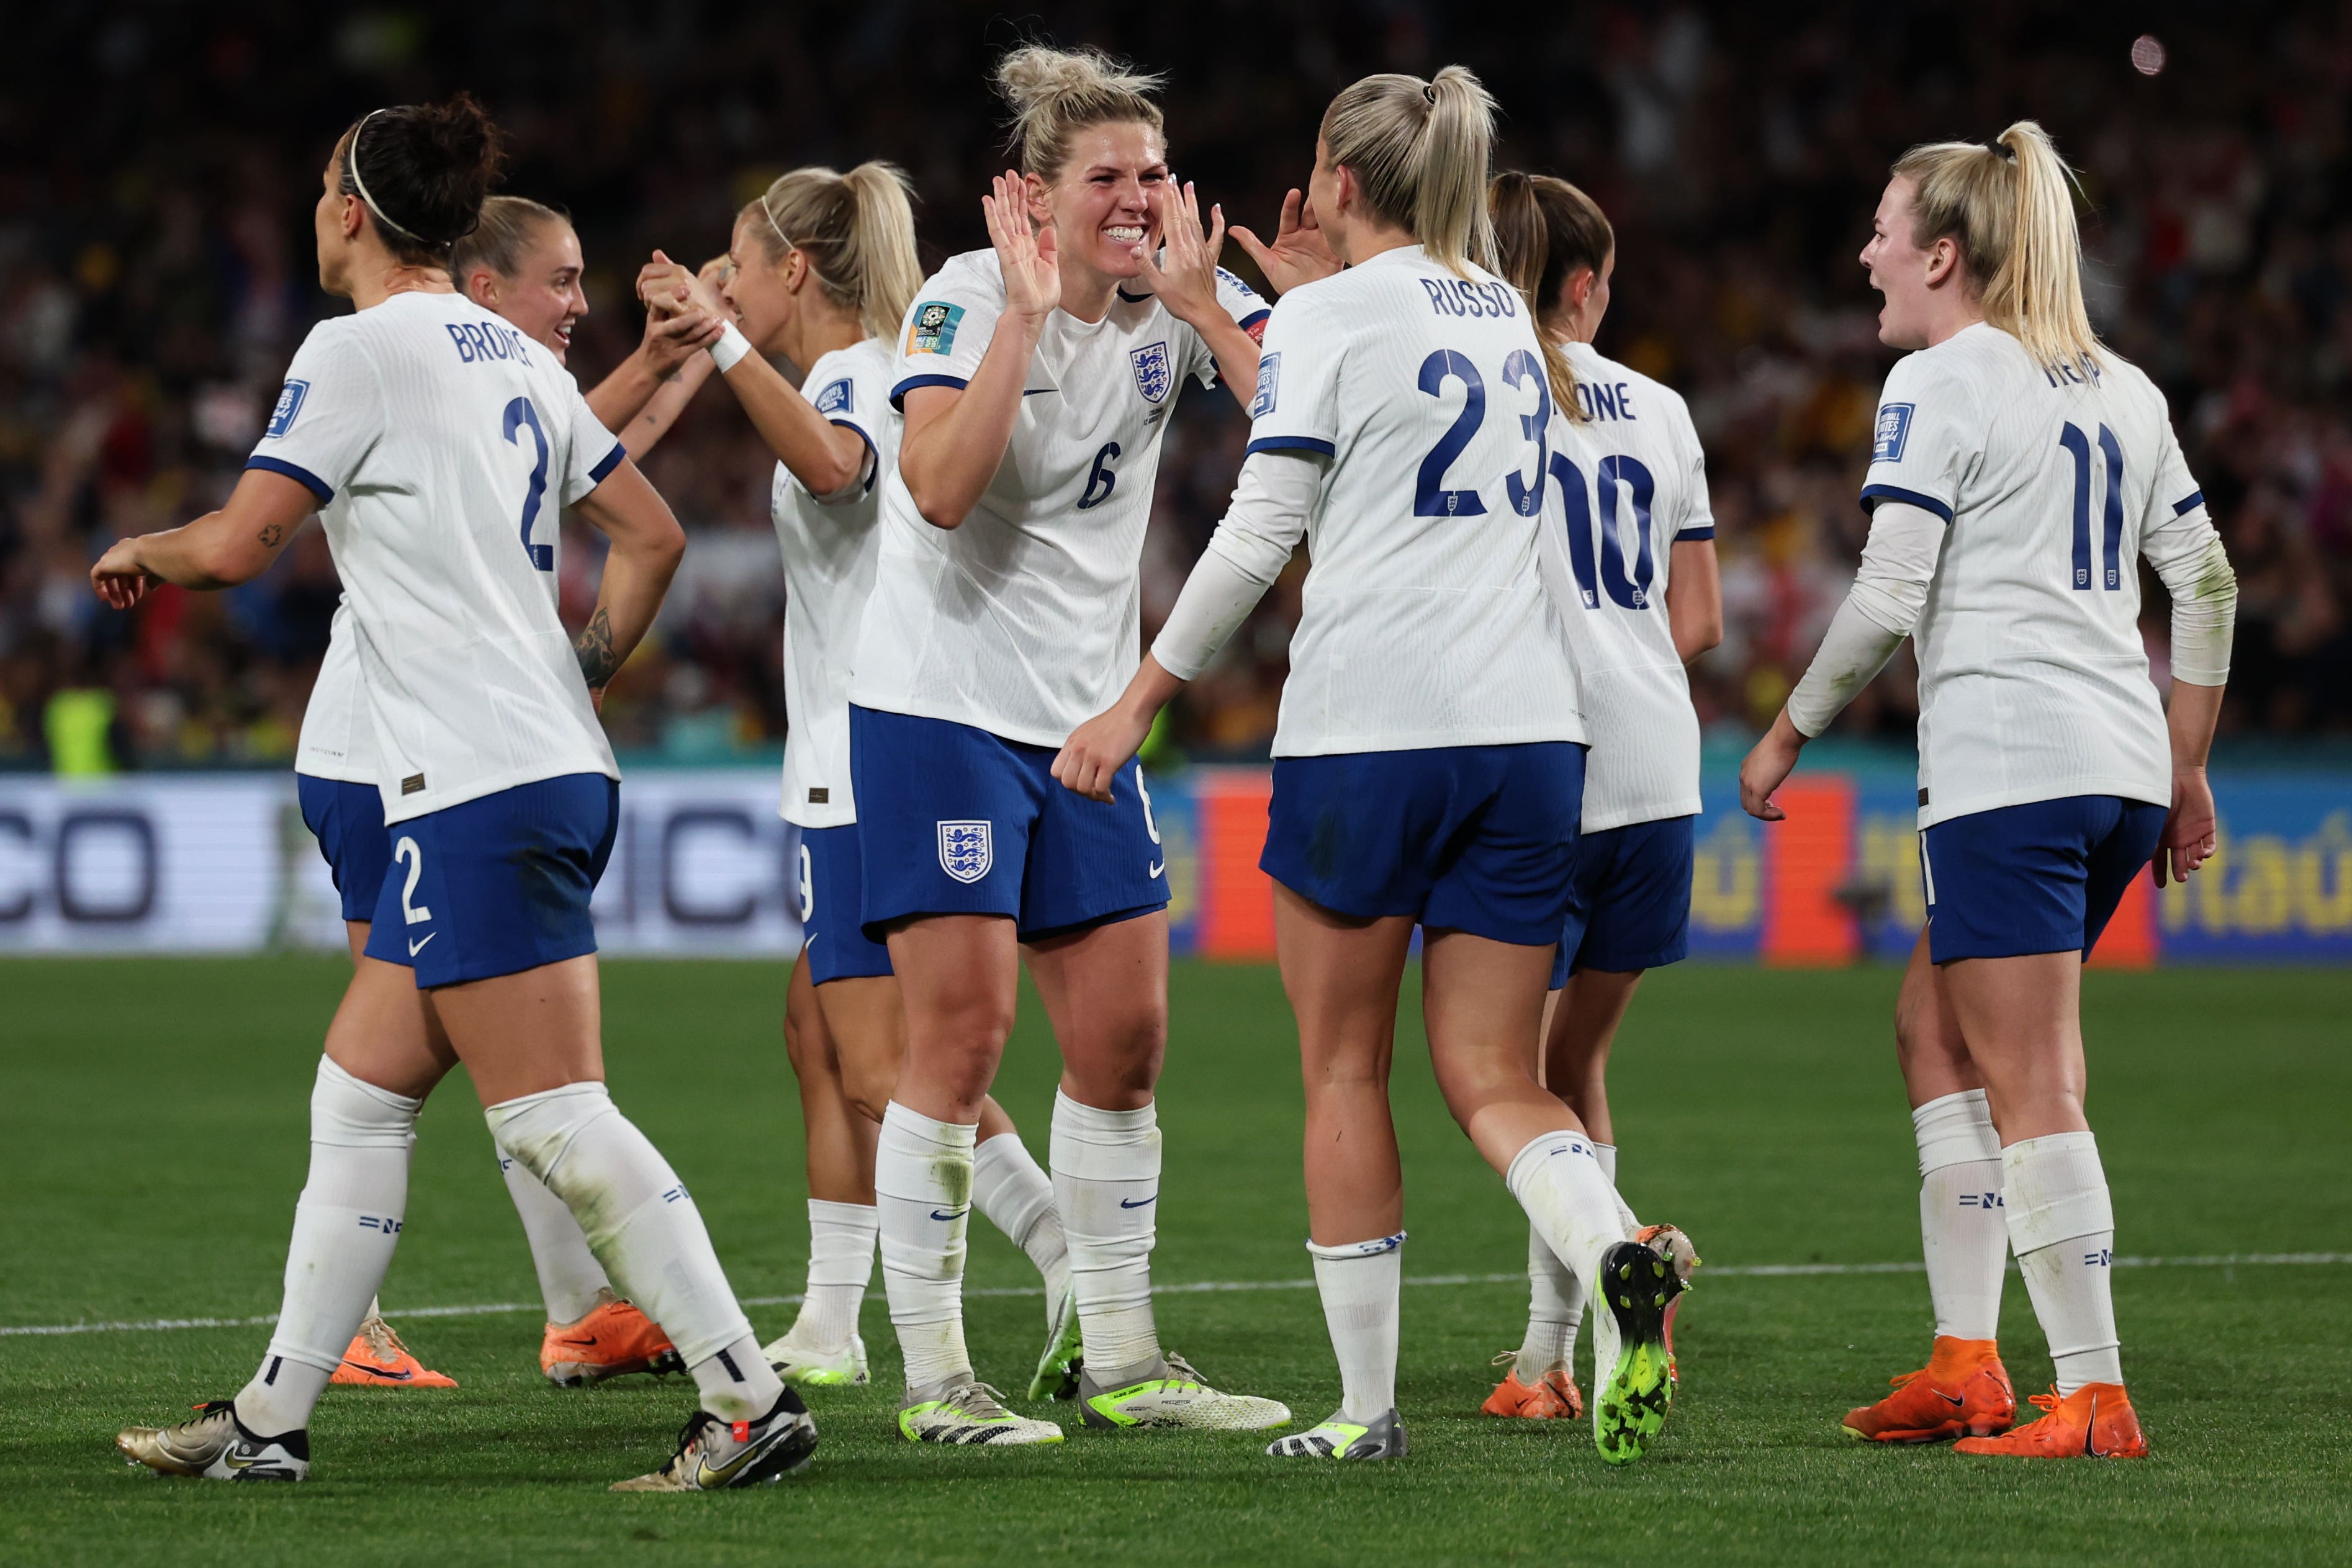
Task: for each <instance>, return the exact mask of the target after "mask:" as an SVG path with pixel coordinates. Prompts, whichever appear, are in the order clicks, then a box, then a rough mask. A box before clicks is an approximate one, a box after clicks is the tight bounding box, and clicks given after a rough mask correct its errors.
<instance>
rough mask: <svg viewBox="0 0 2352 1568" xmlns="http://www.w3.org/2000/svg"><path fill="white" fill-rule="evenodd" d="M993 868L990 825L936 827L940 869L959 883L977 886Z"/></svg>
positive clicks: (993, 845) (960, 823)
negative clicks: (938, 841)
mask: <svg viewBox="0 0 2352 1568" xmlns="http://www.w3.org/2000/svg"><path fill="white" fill-rule="evenodd" d="M994 864H996V847H995V842H994V835H993V833H992V827H991V825H990V824H988V823H985V822H942V823H940V870H942V871H945V872H946V873H947V874H948V875H949V876H950V877H953V878H954V879H956V880H957V881H959V882H977V881H979V880H980V879H982V877H985V876H987V875H988V868H990V867H991V866H993V865H994Z"/></svg>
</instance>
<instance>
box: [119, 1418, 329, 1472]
mask: <svg viewBox="0 0 2352 1568" xmlns="http://www.w3.org/2000/svg"><path fill="white" fill-rule="evenodd" d="M114 1446H115V1447H116V1448H117V1449H118V1450H119V1451H120V1452H121V1455H122V1458H123V1459H124V1460H125V1461H126V1462H127V1463H130V1464H133V1465H144V1466H146V1467H147V1468H149V1469H151V1470H157V1471H161V1472H162V1473H163V1474H164V1475H167V1476H202V1477H203V1478H205V1479H206V1480H214V1481H299V1480H302V1479H307V1478H308V1477H309V1476H310V1433H309V1432H307V1431H303V1432H281V1433H279V1434H278V1436H275V1437H264V1436H259V1435H258V1434H257V1433H253V1432H249V1431H247V1429H246V1426H245V1423H244V1422H242V1421H239V1420H238V1419H237V1418H236V1401H235V1400H233V1399H215V1400H213V1401H212V1402H211V1403H209V1404H205V1405H197V1406H196V1418H195V1419H194V1420H193V1421H181V1422H176V1423H174V1424H173V1425H172V1426H126V1427H124V1428H123V1429H122V1430H121V1433H119V1434H118V1435H117V1436H116V1437H115V1439H114Z"/></svg>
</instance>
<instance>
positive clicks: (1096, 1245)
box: [1053, 1090, 1160, 1387]
mask: <svg viewBox="0 0 2352 1568" xmlns="http://www.w3.org/2000/svg"><path fill="white" fill-rule="evenodd" d="M1053 1156H1054V1200H1055V1206H1056V1207H1058V1208H1059V1209H1060V1210H1061V1213H1062V1234H1063V1237H1064V1238H1065V1239H1066V1242H1067V1244H1068V1246H1069V1249H1070V1288H1071V1289H1072V1290H1073V1291H1075V1292H1076V1296H1077V1299H1078V1332H1079V1335H1080V1337H1081V1338H1083V1339H1084V1341H1085V1342H1086V1358H1087V1373H1088V1374H1089V1375H1090V1376H1092V1377H1093V1378H1094V1380H1095V1381H1096V1383H1097V1384H1100V1385H1102V1386H1105V1387H1110V1386H1114V1383H1113V1381H1112V1380H1117V1379H1119V1378H1120V1377H1121V1376H1122V1375H1123V1374H1125V1373H1131V1372H1135V1371H1136V1370H1137V1369H1139V1368H1143V1367H1147V1366H1149V1365H1150V1363H1153V1362H1156V1361H1157V1360H1158V1359H1159V1357H1160V1331H1159V1330H1158V1329H1157V1328H1156V1327H1154V1326H1153V1323H1152V1321H1151V1244H1152V1241H1153V1240H1154V1238H1155V1236H1156V1232H1157V1228H1158V1227H1157V1226H1156V1224H1155V1221H1156V1218H1157V1216H1158V1215H1159V1212H1160V1201H1159V1200H1160V1113H1159V1111H1158V1110H1156V1109H1155V1108H1154V1107H1152V1106H1149V1105H1147V1106H1145V1107H1143V1109H1141V1110H1097V1109H1096V1108H1095V1107H1093V1106H1091V1105H1081V1104H1079V1103H1078V1102H1077V1101H1076V1100H1072V1099H1071V1098H1070V1097H1069V1096H1067V1095H1066V1094H1063V1093H1061V1092H1060V1091H1059V1090H1056V1091H1055V1095H1054V1139H1053Z"/></svg>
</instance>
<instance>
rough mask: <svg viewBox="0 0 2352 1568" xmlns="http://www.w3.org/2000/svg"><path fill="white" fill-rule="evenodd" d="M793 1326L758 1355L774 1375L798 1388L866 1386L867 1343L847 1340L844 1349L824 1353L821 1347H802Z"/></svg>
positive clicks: (856, 1337) (797, 1331) (798, 1330)
mask: <svg viewBox="0 0 2352 1568" xmlns="http://www.w3.org/2000/svg"><path fill="white" fill-rule="evenodd" d="M800 1330H801V1326H800V1324H798V1323H794V1324H793V1326H792V1327H791V1328H790V1329H789V1330H787V1331H785V1332H784V1334H783V1335H782V1338H779V1339H775V1340H772V1341H770V1342H768V1344H767V1345H766V1347H765V1348H763V1349H762V1350H761V1352H760V1353H761V1355H763V1356H766V1357H767V1358H768V1364H769V1365H770V1366H771V1367H773V1368H774V1369H775V1373H776V1375H777V1376H778V1377H781V1378H782V1379H783V1380H784V1381H785V1382H786V1383H789V1384H793V1385H794V1386H795V1387H799V1388H851V1387H861V1386H863V1385H864V1384H865V1383H866V1342H865V1341H864V1340H862V1339H860V1338H859V1337H858V1336H857V1335H856V1334H852V1335H850V1336H849V1342H848V1343H847V1344H845V1345H835V1346H834V1347H832V1348H830V1349H827V1348H825V1347H824V1346H821V1345H810V1344H803V1343H802V1342H800V1341H798V1340H796V1339H794V1338H793V1335H794V1334H797V1333H799V1332H800Z"/></svg>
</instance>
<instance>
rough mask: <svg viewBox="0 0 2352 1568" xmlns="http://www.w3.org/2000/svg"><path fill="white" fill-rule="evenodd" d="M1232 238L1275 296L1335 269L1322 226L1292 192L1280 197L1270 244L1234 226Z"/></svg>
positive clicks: (1305, 201)
mask: <svg viewBox="0 0 2352 1568" xmlns="http://www.w3.org/2000/svg"><path fill="white" fill-rule="evenodd" d="M1234 238H1235V239H1237V240H1239V241H1241V244H1242V248H1243V249H1244V250H1246V251H1248V252H1249V255H1250V259H1251V260H1252V261H1255V262H1256V263H1257V266H1258V270H1259V271H1261V272H1263V273H1265V280H1266V283H1267V285H1268V286H1269V287H1270V288H1272V289H1274V291H1275V292H1276V293H1277V294H1287V293H1289V292H1290V291H1291V290H1292V289H1296V288H1297V287H1298V286H1299V285H1300V284H1301V283H1312V282H1314V281H1315V280H1316V279H1318V278H1328V277H1330V276H1331V274H1333V273H1334V272H1337V271H1339V258H1338V257H1336V256H1334V255H1332V254H1331V247H1330V246H1329V245H1328V243H1326V241H1325V240H1324V238H1323V226H1322V225H1320V224H1318V223H1317V222H1316V221H1315V209H1314V208H1313V207H1310V206H1308V205H1307V198H1306V197H1305V196H1303V195H1300V194H1299V193H1298V192H1297V191H1295V190H1294V191H1292V192H1291V193H1290V194H1289V195H1286V196H1285V197H1283V198H1282V219H1281V226H1280V227H1278V228H1276V230H1275V235H1274V243H1273V244H1272V245H1268V244H1266V242H1265V241H1264V240H1262V239H1260V238H1259V237H1257V236H1256V235H1255V234H1253V233H1251V232H1250V231H1249V230H1248V229H1245V228H1244V227H1242V226H1240V225H1239V224H1235V225H1234Z"/></svg>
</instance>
